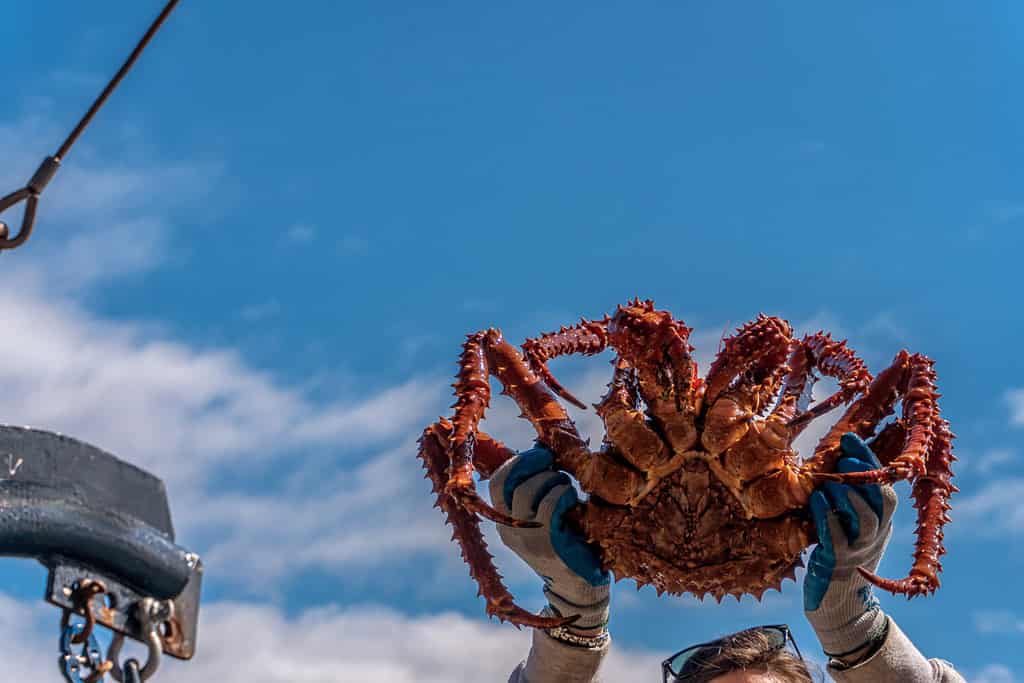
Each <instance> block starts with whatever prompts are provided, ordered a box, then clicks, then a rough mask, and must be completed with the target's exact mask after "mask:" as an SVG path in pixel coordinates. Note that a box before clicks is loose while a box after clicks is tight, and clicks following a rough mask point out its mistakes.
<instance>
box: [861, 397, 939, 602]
mask: <svg viewBox="0 0 1024 683" xmlns="http://www.w3.org/2000/svg"><path fill="white" fill-rule="evenodd" d="M935 424H936V429H935V441H934V443H933V444H932V449H931V452H930V453H929V455H928V461H927V471H928V473H927V474H926V475H925V476H923V477H918V478H917V480H916V481H914V488H913V494H912V495H913V497H914V507H915V508H917V542H916V543H915V544H914V566H913V567H912V568H911V570H910V575H909V576H907V577H906V578H903V579H883V578H881V577H880V576H878V575H876V574H873V573H871V572H869V571H867V570H865V569H863V568H861V567H858V568H857V571H859V572H860V573H861V575H862V576H863V577H864V578H865V579H867V580H868V581H870V582H871V583H873V584H875V585H876V586H878V587H879V588H882V589H883V590H887V591H890V592H892V593H895V594H902V595H906V596H908V597H913V596H915V595H921V594H922V593H923V594H928V593H934V592H935V590H936V589H938V587H939V584H940V582H939V572H940V571H942V563H941V562H940V561H939V558H940V557H942V556H943V555H945V554H946V548H945V547H944V546H943V545H942V540H943V533H942V527H943V526H944V525H945V524H946V523H948V522H949V521H950V518H949V510H950V505H949V497H950V496H951V495H953V494H954V493H956V492H957V491H958V490H959V489H957V487H956V486H954V485H953V484H952V482H951V481H950V480H951V479H952V478H953V471H952V469H951V465H952V464H953V462H954V461H955V460H956V456H954V455H953V448H952V441H953V433H952V432H951V431H950V430H949V423H947V422H946V421H945V420H943V419H942V418H940V417H939V416H938V412H937V411H936V415H935Z"/></svg>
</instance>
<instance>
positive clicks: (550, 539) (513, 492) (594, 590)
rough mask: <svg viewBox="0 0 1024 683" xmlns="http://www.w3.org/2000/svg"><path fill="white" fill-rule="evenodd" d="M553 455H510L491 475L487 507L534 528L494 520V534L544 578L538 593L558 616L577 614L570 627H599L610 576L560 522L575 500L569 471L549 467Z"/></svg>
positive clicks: (605, 615)
mask: <svg viewBox="0 0 1024 683" xmlns="http://www.w3.org/2000/svg"><path fill="white" fill-rule="evenodd" d="M553 466H554V455H553V454H552V453H551V451H549V450H548V449H546V448H543V447H540V446H537V447H535V448H531V449H530V450H528V451H524V452H523V453H521V454H519V455H517V456H515V457H513V458H510V459H509V460H508V461H506V462H505V463H504V464H503V465H502V466H501V467H500V468H498V470H497V471H496V472H495V473H494V476H493V477H491V481H490V494H491V505H492V506H494V508H495V509H497V510H498V511H499V512H503V513H506V514H511V515H512V516H513V517H515V518H517V519H521V520H525V521H531V522H539V523H540V524H541V526H539V527H534V528H513V527H510V526H505V525H504V524H498V525H497V526H498V535H499V536H501V540H502V541H503V542H504V543H505V545H507V546H508V547H509V548H510V549H511V550H512V551H513V552H515V553H516V555H518V556H519V557H521V558H522V559H523V561H524V562H526V563H527V564H528V565H530V567H531V568H532V569H533V570H534V571H535V572H537V574H539V575H540V577H541V578H542V579H544V595H545V596H546V597H547V599H548V602H549V604H550V606H551V608H554V611H555V612H557V614H558V615H561V616H573V615H575V614H579V615H580V618H579V619H578V620H577V621H576V622H575V623H573V628H574V629H581V630H589V629H597V628H601V629H603V628H604V626H605V624H606V623H607V621H608V602H609V594H610V583H611V574H610V573H609V572H608V571H606V570H604V569H602V568H601V562H600V560H599V558H598V557H597V555H596V554H595V553H594V551H593V549H592V548H591V547H590V546H589V545H588V544H587V543H586V540H585V539H584V538H582V537H581V536H580V535H579V534H578V533H576V532H575V531H574V530H573V529H571V528H570V527H569V525H568V524H567V523H566V519H565V513H566V512H567V511H569V510H570V509H572V507H573V506H574V505H576V503H577V502H579V499H578V497H577V496H576V490H575V489H574V488H573V486H572V482H571V480H570V479H569V475H567V474H565V473H564V472H558V471H556V470H554V469H553Z"/></svg>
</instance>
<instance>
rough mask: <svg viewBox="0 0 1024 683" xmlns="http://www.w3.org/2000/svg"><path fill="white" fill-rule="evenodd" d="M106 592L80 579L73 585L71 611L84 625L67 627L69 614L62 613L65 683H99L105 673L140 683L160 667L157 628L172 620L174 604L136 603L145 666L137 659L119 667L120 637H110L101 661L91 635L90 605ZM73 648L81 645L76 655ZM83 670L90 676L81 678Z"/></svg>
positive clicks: (92, 615)
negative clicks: (80, 618)
mask: <svg viewBox="0 0 1024 683" xmlns="http://www.w3.org/2000/svg"><path fill="white" fill-rule="evenodd" d="M106 592H107V591H106V587H105V586H104V585H103V582H102V581H97V580H93V579H83V580H82V581H81V582H79V583H77V584H76V585H75V587H74V589H73V592H72V594H71V599H72V601H73V602H74V604H75V610H74V611H75V612H78V611H81V612H82V613H83V615H84V618H85V621H81V622H76V623H71V615H72V613H73V612H72V610H64V613H63V615H62V616H61V620H60V630H61V637H60V653H61V656H60V665H61V669H62V672H63V674H64V679H65V680H66V681H68V683H102V681H103V677H104V676H106V675H107V674H108V673H109V674H110V675H111V676H112V677H113V678H114V680H116V681H118V682H119V683H144V681H147V680H149V679H150V678H152V677H153V674H155V673H156V670H157V667H159V666H160V657H161V654H162V649H161V642H160V626H161V624H164V623H166V622H168V621H170V620H171V618H172V617H173V616H174V603H172V602H170V601H168V600H155V599H153V598H143V599H142V600H140V601H139V602H138V603H136V605H135V618H136V619H138V620H139V622H140V623H141V624H142V627H143V631H144V632H145V633H146V646H147V649H148V653H147V658H146V663H145V664H140V663H139V661H138V660H137V659H128V660H127V661H125V663H124V664H123V665H121V664H120V663H119V662H118V659H119V658H120V655H121V648H122V647H123V646H124V634H122V633H115V634H114V637H113V639H112V640H111V642H110V647H109V648H108V649H107V656H106V658H104V657H103V656H102V654H101V650H100V646H99V641H98V640H97V638H96V634H95V633H94V630H95V627H96V614H95V612H94V611H93V607H92V602H93V600H94V599H95V598H97V597H100V596H102V595H104V594H105V593H106ZM76 645H81V651H80V652H77V653H76V652H75V646H76ZM86 669H88V670H91V673H89V674H88V675H87V676H83V670H86Z"/></svg>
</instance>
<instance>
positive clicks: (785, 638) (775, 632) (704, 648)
mask: <svg viewBox="0 0 1024 683" xmlns="http://www.w3.org/2000/svg"><path fill="white" fill-rule="evenodd" d="M748 633H760V634H762V635H764V636H765V637H766V638H767V639H768V643H769V646H768V652H769V653H770V652H777V651H778V650H781V649H783V648H784V647H786V643H787V642H790V643H792V644H793V650H794V652H796V656H797V657H799V658H800V659H801V660H802V659H803V658H804V657H803V655H801V654H800V648H798V647H797V646H796V641H795V640H794V639H793V634H792V633H791V632H790V630H789V626H786V625H785V624H774V625H770V626H756V627H754V628H749V629H747V630H745V631H740V632H739V633H734V634H732V635H729V636H725V637H723V638H719V639H717V640H712V641H709V642H707V643H699V644H697V645H691V646H690V647H688V648H686V649H684V650H680V651H679V652H677V653H675V654H674V655H672V656H671V657H669V658H668V659H666V660H665V661H664V662H662V663H661V679H662V683H685V681H687V680H690V678H691V677H692V675H693V672H686V665H687V664H688V663H689V662H691V661H693V660H694V658H695V657H698V656H700V657H701V658H703V657H714V656H716V655H718V654H720V653H721V652H722V649H723V647H724V646H725V644H726V643H727V642H728V641H730V640H732V639H733V638H736V637H737V636H742V635H746V634H748Z"/></svg>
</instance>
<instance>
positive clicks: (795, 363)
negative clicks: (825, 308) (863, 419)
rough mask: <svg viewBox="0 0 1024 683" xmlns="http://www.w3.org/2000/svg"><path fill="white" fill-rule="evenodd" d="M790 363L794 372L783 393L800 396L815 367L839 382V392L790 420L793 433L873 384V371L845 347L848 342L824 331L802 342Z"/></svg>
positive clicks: (795, 349) (811, 335)
mask: <svg viewBox="0 0 1024 683" xmlns="http://www.w3.org/2000/svg"><path fill="white" fill-rule="evenodd" d="M790 366H791V367H792V368H793V372H792V373H791V377H787V379H786V386H785V388H784V389H783V395H784V396H788V395H797V396H799V395H800V393H801V392H802V391H803V387H804V383H805V382H806V379H807V374H808V373H809V372H810V370H811V369H812V368H814V367H817V368H818V370H820V371H821V373H822V374H823V375H825V376H827V377H834V378H836V379H837V380H838V381H839V391H837V392H835V393H834V394H832V395H831V396H829V397H828V398H826V399H825V400H823V401H821V402H819V403H818V404H817V405H815V406H814V407H812V408H810V409H809V410H807V411H805V412H803V413H802V414H800V415H797V416H796V417H795V418H793V419H792V420H790V422H789V427H790V429H792V430H793V435H794V436H795V435H796V434H799V433H800V431H802V430H803V428H804V427H806V426H807V425H808V424H809V423H810V422H811V420H813V419H815V418H817V417H820V416H822V415H824V414H825V413H827V412H829V411H830V410H832V409H833V408H836V407H837V406H840V405H842V404H843V403H848V402H850V401H852V400H853V399H854V398H855V397H856V396H858V395H860V394H862V393H864V391H866V390H867V388H868V385H869V384H871V373H869V372H868V370H867V368H866V367H864V361H862V360H861V359H860V358H858V357H857V355H856V354H855V353H854V352H853V351H852V350H851V349H850V348H849V347H847V346H846V342H845V341H834V340H833V339H832V335H830V334H825V333H823V332H818V333H816V334H809V335H807V336H806V337H804V338H803V339H802V340H801V341H800V343H799V345H798V346H796V347H795V348H794V350H793V355H792V356H791V358H790Z"/></svg>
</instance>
